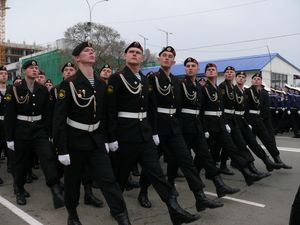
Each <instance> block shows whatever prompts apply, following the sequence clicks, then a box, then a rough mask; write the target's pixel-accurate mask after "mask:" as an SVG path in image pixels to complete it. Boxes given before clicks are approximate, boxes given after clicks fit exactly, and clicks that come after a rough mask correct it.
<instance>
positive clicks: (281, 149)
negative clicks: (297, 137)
mask: <svg viewBox="0 0 300 225" xmlns="http://www.w3.org/2000/svg"><path fill="white" fill-rule="evenodd" d="M261 147H262V148H263V149H266V147H265V146H261ZM277 148H278V150H280V151H284V152H300V148H287V147H277Z"/></svg>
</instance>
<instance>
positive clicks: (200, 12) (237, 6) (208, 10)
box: [106, 0, 268, 24]
mask: <svg viewBox="0 0 300 225" xmlns="http://www.w3.org/2000/svg"><path fill="white" fill-rule="evenodd" d="M266 1H268V0H259V1H253V2H246V3H243V4H236V5H231V6H227V7H220V8H215V9H207V10H202V11H196V12H190V13H184V14H178V15H173V16H162V17H154V18H147V19H140V20H127V21H111V22H106V24H116V23H120V24H121V23H140V22H148V21H155V20H163V19H170V18H176V17H183V16H192V15H196V14H206V13H210V12H216V11H222V10H226V9H232V8H239V7H244V6H248V5H254V4H258V3H262V2H266Z"/></svg>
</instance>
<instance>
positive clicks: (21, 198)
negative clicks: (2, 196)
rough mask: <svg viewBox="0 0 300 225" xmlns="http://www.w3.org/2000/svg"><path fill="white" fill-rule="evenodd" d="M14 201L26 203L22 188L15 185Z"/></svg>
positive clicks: (21, 203)
mask: <svg viewBox="0 0 300 225" xmlns="http://www.w3.org/2000/svg"><path fill="white" fill-rule="evenodd" d="M15 191H16V202H17V204H18V205H26V203H27V201H26V198H25V195H24V188H19V187H17V186H16V188H15Z"/></svg>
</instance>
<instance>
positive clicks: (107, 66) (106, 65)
mask: <svg viewBox="0 0 300 225" xmlns="http://www.w3.org/2000/svg"><path fill="white" fill-rule="evenodd" d="M105 68H109V69H111V66H110V65H109V64H105V65H103V66H102V67H101V69H100V73H101V71H102V70H103V69H105Z"/></svg>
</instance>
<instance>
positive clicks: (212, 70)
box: [205, 66, 218, 77]
mask: <svg viewBox="0 0 300 225" xmlns="http://www.w3.org/2000/svg"><path fill="white" fill-rule="evenodd" d="M205 76H206V77H217V76H218V72H217V68H216V67H214V66H211V67H208V68H207V69H206V71H205Z"/></svg>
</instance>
